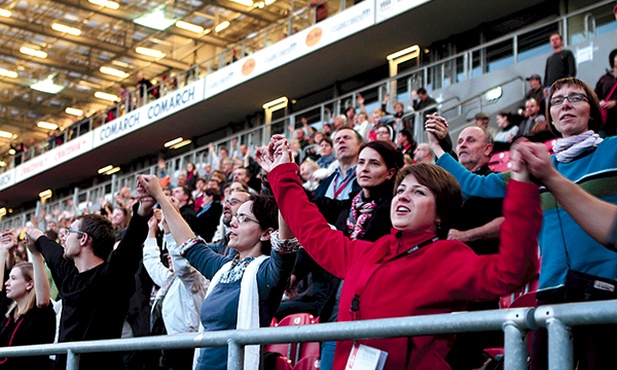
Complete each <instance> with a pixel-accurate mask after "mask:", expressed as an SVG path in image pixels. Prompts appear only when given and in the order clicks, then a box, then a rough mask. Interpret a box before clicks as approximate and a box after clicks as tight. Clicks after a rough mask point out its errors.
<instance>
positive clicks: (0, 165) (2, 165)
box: [0, 159, 6, 216]
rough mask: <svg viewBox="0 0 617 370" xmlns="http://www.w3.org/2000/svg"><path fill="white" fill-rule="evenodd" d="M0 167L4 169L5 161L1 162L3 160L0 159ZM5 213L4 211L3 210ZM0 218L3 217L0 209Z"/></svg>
mask: <svg viewBox="0 0 617 370" xmlns="http://www.w3.org/2000/svg"><path fill="white" fill-rule="evenodd" d="M0 167H6V162H5V161H3V160H1V159H0ZM5 212H6V209H5ZM0 216H3V215H2V210H1V209H0Z"/></svg>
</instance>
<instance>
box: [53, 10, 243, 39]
mask: <svg viewBox="0 0 617 370" xmlns="http://www.w3.org/2000/svg"><path fill="white" fill-rule="evenodd" d="M52 1H53V2H55V3H59V4H64V5H67V6H70V7H73V8H76V9H81V10H87V11H91V12H94V13H99V14H102V15H105V16H107V17H110V18H113V19H118V20H121V21H125V22H129V23H133V20H135V19H136V18H138V17H140V16H142V15H143V14H139V13H135V12H127V11H125V10H121V9H109V8H105V7H102V6H97V5H94V4H91V3H89V2H87V1H84V0H52ZM139 27H142V28H143V29H145V30H147V32H148V33H149V34H151V35H153V34H155V33H156V32H158V31H156V30H152V29H150V28H148V27H143V26H139ZM165 32H167V33H170V34H172V35H177V36H182V37H187V38H190V39H192V40H196V41H201V42H204V43H208V44H211V45H214V46H218V47H225V45H227V44H228V43H230V42H231V41H230V40H226V39H223V38H220V37H216V36H214V35H210V34H209V35H203V36H195V34H193V33H191V32H187V31H184V30H181V29H177V28H175V27H170V28H169V29H167V30H166V31H165Z"/></svg>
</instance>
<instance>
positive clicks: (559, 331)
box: [546, 317, 574, 370]
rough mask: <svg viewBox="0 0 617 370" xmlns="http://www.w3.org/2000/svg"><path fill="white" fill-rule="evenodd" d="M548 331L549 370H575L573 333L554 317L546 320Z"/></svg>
mask: <svg viewBox="0 0 617 370" xmlns="http://www.w3.org/2000/svg"><path fill="white" fill-rule="evenodd" d="M546 329H547V330H548V368H549V369H550V370H574V354H573V346H572V331H571V329H570V327H568V326H567V325H565V324H564V323H563V322H562V321H561V320H559V319H556V318H554V317H551V318H549V319H548V320H546Z"/></svg>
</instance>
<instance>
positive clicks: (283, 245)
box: [270, 230, 300, 254]
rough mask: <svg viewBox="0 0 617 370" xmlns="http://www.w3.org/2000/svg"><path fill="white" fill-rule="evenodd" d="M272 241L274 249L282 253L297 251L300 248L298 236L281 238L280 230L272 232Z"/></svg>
mask: <svg viewBox="0 0 617 370" xmlns="http://www.w3.org/2000/svg"><path fill="white" fill-rule="evenodd" d="M270 243H271V244H272V250H274V251H277V252H279V253H280V254H287V253H295V252H297V251H298V249H299V248H300V243H299V242H298V238H295V237H294V238H293V239H281V238H280V233H279V231H278V230H276V231H275V232H273V233H272V234H270Z"/></svg>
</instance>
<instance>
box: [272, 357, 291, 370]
mask: <svg viewBox="0 0 617 370" xmlns="http://www.w3.org/2000/svg"><path fill="white" fill-rule="evenodd" d="M275 361H276V367H275V368H274V370H292V369H293V366H292V365H291V360H290V359H288V358H287V357H284V356H280V357H277V358H276V360H275Z"/></svg>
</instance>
